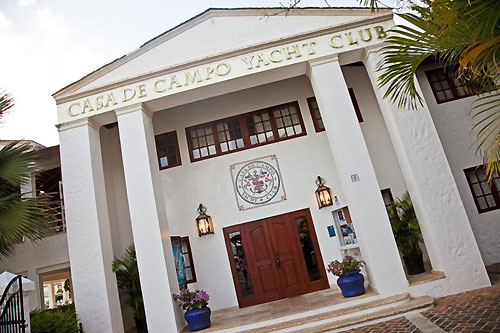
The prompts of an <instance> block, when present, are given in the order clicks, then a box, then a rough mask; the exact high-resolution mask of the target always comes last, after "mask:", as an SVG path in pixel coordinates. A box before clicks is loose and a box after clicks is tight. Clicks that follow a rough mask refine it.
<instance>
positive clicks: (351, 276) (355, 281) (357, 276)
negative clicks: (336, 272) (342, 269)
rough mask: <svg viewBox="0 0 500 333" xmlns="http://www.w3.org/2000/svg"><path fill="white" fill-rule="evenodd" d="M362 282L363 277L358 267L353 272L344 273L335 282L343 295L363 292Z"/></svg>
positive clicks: (352, 295)
mask: <svg viewBox="0 0 500 333" xmlns="http://www.w3.org/2000/svg"><path fill="white" fill-rule="evenodd" d="M364 282H365V278H364V276H363V274H361V273H360V272H359V269H357V270H355V271H354V272H349V273H344V274H342V275H341V276H339V278H338V279H337V284H338V285H339V287H340V291H342V296H344V297H354V296H359V295H362V294H364V293H365V286H364Z"/></svg>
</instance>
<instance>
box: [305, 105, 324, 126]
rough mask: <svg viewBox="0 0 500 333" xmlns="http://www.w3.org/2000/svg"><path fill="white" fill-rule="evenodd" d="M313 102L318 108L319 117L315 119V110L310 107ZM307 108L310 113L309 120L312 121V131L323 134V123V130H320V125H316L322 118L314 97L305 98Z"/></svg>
mask: <svg viewBox="0 0 500 333" xmlns="http://www.w3.org/2000/svg"><path fill="white" fill-rule="evenodd" d="M313 101H315V102H316V105H317V107H318V112H319V116H320V117H319V118H316V115H315V114H314V110H315V108H313V107H312V105H311V103H312V102H313ZM307 106H308V107H309V112H310V113H311V118H312V121H313V125H314V130H316V133H320V132H324V131H325V123H324V122H323V128H321V127H320V125H319V124H318V120H320V119H321V121H323V116H322V115H321V110H320V109H319V105H318V100H317V99H316V96H312V97H309V98H307Z"/></svg>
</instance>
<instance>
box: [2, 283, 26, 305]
mask: <svg viewBox="0 0 500 333" xmlns="http://www.w3.org/2000/svg"><path fill="white" fill-rule="evenodd" d="M22 278H23V277H22V276H21V275H17V276H16V277H15V278H13V279H12V280H10V282H9V284H8V285H7V287H5V289H4V291H3V294H2V298H1V299H0V309H3V303H4V300H5V298H6V297H7V295H8V294H9V293H8V291H9V289H10V286H12V285H13V284H14V282H16V281H17V280H19V285H20V286H21V288H22ZM2 312H3V311H2Z"/></svg>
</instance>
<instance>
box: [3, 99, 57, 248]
mask: <svg viewBox="0 0 500 333" xmlns="http://www.w3.org/2000/svg"><path fill="white" fill-rule="evenodd" d="M13 106H14V100H13V99H12V97H11V96H10V95H9V94H7V93H5V92H4V91H2V92H0V124H1V121H2V120H3V116H4V115H5V114H6V113H7V112H10V109H11V108H12V107H13ZM36 160H37V152H36V151H35V150H33V148H32V147H31V146H30V145H29V144H27V143H21V142H19V141H16V142H12V143H10V144H8V145H6V146H5V147H3V148H1V149H0V257H1V256H7V255H9V254H11V253H12V251H13V250H14V245H15V244H16V243H18V242H20V241H21V240H22V239H23V238H25V237H26V238H28V239H31V240H37V239H40V238H42V237H43V236H44V233H45V222H46V221H47V220H48V219H49V220H50V219H51V218H52V214H50V211H49V210H48V209H47V208H48V202H49V201H48V199H49V198H48V197H44V196H38V197H34V198H29V197H26V196H24V193H21V191H20V188H21V186H22V185H25V184H27V183H28V182H29V181H31V175H32V174H33V173H34V172H36V171H38V168H37V165H36Z"/></svg>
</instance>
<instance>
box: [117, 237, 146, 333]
mask: <svg viewBox="0 0 500 333" xmlns="http://www.w3.org/2000/svg"><path fill="white" fill-rule="evenodd" d="M113 272H114V273H116V281H117V282H118V289H119V290H120V291H121V292H123V293H125V294H126V295H127V298H126V300H125V302H124V303H123V304H122V306H123V305H128V306H130V307H131V308H132V309H134V320H135V326H136V328H137V332H138V333H146V332H147V331H148V327H147V324H146V312H145V311H144V302H143V300H142V291H141V281H140V279H139V270H138V268H137V257H136V254H135V247H134V245H131V246H129V247H128V248H127V250H126V253H125V255H124V256H123V257H122V258H121V259H117V258H115V259H114V260H113Z"/></svg>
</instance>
